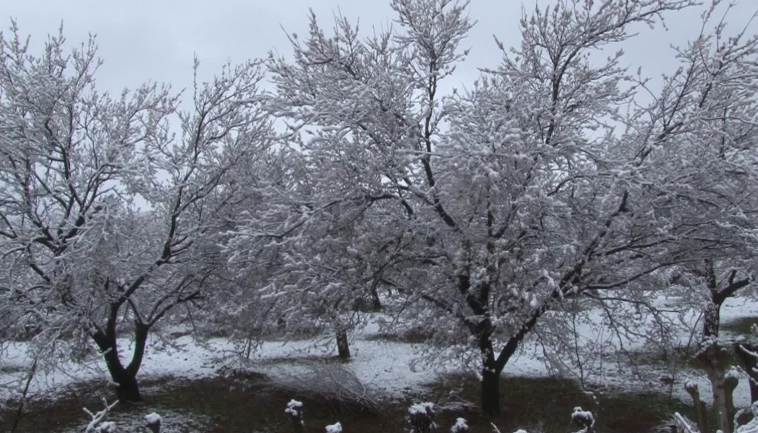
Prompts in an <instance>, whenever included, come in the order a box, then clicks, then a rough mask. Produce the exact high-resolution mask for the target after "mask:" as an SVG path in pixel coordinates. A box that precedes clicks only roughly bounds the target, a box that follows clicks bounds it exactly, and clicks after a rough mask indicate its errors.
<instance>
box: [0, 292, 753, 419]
mask: <svg viewBox="0 0 758 433" xmlns="http://www.w3.org/2000/svg"><path fill="white" fill-rule="evenodd" d="M754 316H758V302H756V301H754V300H747V299H742V298H740V299H731V300H729V301H728V302H727V303H726V304H725V305H724V307H723V310H722V321H723V322H730V321H733V320H736V319H739V318H742V317H754ZM377 333H378V327H377V326H376V323H374V322H369V323H368V324H367V325H366V326H365V327H364V328H363V329H362V330H361V331H359V332H357V333H356V334H355V335H354V336H353V340H352V342H351V351H352V360H351V362H350V363H349V364H346V365H345V366H344V368H347V369H349V370H350V371H351V372H352V373H353V374H354V376H355V377H356V378H357V379H359V380H360V381H361V382H362V383H363V384H364V385H365V386H366V387H367V388H369V389H372V390H373V392H374V395H378V396H385V397H390V398H395V397H401V396H403V395H408V394H415V395H418V394H420V393H423V390H424V387H425V386H426V385H428V384H431V383H432V382H435V381H436V380H437V378H438V377H439V374H440V373H442V372H455V371H456V367H454V366H453V364H451V365H450V366H449V367H448V368H442V369H439V368H438V369H436V370H429V369H424V368H421V367H420V366H418V365H417V364H416V363H415V362H414V361H415V360H416V359H417V354H418V352H417V349H418V347H417V346H415V345H412V344H409V343H403V342H397V341H388V340H386V339H379V338H376V334H377ZM687 338H689V335H682V339H685V340H686V339H687ZM122 345H123V346H126V347H125V349H126V350H129V347H128V341H127V342H124V343H122ZM25 347H26V346H25V344H24V343H14V344H11V345H10V346H8V347H7V350H6V351H5V352H4V354H3V357H2V358H1V359H0V398H2V399H6V398H11V397H14V396H17V395H18V394H16V393H17V392H18V390H19V388H20V386H22V385H23V381H24V378H25V375H26V372H27V371H28V369H29V365H30V360H29V359H28V358H27V356H26V354H25ZM233 351H234V346H233V345H232V344H231V343H230V342H229V341H228V340H226V339H221V338H215V339H210V340H207V341H204V342H202V343H199V342H197V341H195V340H194V339H193V338H192V337H190V336H183V337H180V338H177V339H175V340H173V341H172V342H171V344H165V342H161V340H158V339H155V340H153V341H150V342H149V345H148V352H147V354H146V356H145V359H144V362H143V366H142V369H141V370H140V378H142V379H144V378H160V377H166V376H170V377H174V378H184V379H196V378H204V377H212V376H214V375H216V374H218V370H219V368H220V367H222V366H223V365H224V363H225V362H228V360H229V359H230V358H231V357H232V356H231V355H232V353H233ZM538 352H539V351H538V350H536V348H535V347H534V342H527V343H526V344H525V345H524V347H523V349H522V350H520V351H519V352H517V354H516V355H515V356H514V358H512V359H511V360H510V361H509V362H508V364H507V366H506V368H505V371H504V372H503V374H504V375H507V376H518V377H544V376H548V375H549V374H551V373H550V371H549V370H548V368H547V367H546V366H545V365H544V364H543V362H542V361H540V360H537V359H535V357H534V356H533V354H535V353H538ZM333 356H334V348H333V345H332V344H314V342H313V341H307V340H305V341H290V342H286V343H283V342H274V341H270V342H264V343H262V345H261V346H260V347H259V348H258V350H257V351H256V352H255V354H254V355H253V357H252V362H251V363H249V368H251V369H252V370H255V371H259V372H262V373H265V374H267V375H269V376H270V377H272V379H274V380H276V379H277V378H281V379H282V380H284V379H285V376H287V375H292V373H296V372H297V370H298V369H302V368H307V365H308V364H307V362H306V361H311V362H312V361H313V360H314V359H316V360H318V359H319V358H324V359H326V358H332V357H333ZM644 368H645V369H646V370H647V373H648V375H647V376H648V377H649V379H647V380H635V381H630V380H629V374H628V371H626V372H625V371H623V369H622V371H619V368H618V365H617V364H615V363H609V364H608V367H607V368H604V369H600V371H599V374H595V375H593V376H592V377H590V379H589V380H590V383H592V384H593V385H600V386H604V387H606V389H607V390H613V389H619V390H639V391H650V390H658V391H660V392H662V393H668V392H669V387H668V386H666V385H663V384H662V383H661V382H660V381H659V379H660V377H661V376H662V375H665V374H666V370H665V368H664V366H656V365H650V366H646V367H644ZM98 380H102V381H103V384H104V385H106V384H107V382H108V375H107V372H106V371H105V370H104V365H102V363H99V362H94V363H92V364H91V365H86V366H81V365H76V364H72V363H70V364H69V363H67V364H64V365H62V366H61V367H60V368H58V369H56V370H54V371H50V372H40V373H39V374H37V375H36V376H35V378H34V380H33V381H32V383H31V386H30V392H29V395H30V397H31V398H33V399H34V398H40V397H52V398H54V397H55V396H57V395H61V394H62V393H65V392H66V390H67V389H68V388H69V387H70V385H72V384H75V383H78V382H83V381H98ZM687 380H695V381H697V382H698V383H699V385H700V390H701V395H702V396H703V398H704V399H705V400H706V401H707V400H708V399H709V398H710V384H709V382H708V380H707V379H706V378H705V377H704V375H703V374H701V373H699V372H696V371H694V370H683V371H681V372H679V373H678V374H677V377H676V383H675V385H674V387H673V394H674V395H675V396H676V397H678V398H680V399H682V400H683V401H685V402H689V397H688V396H687V394H686V392H685V391H684V387H683V383H684V382H685V381H687ZM734 397H735V405H736V406H737V407H744V406H747V405H748V404H749V397H750V394H749V388H748V385H747V380H741V381H740V385H739V386H738V388H737V390H736V391H735V394H734Z"/></svg>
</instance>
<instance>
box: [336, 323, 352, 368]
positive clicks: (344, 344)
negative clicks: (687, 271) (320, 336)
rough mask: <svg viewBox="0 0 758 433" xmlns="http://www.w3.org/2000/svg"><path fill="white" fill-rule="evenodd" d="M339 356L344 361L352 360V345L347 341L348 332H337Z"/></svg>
mask: <svg viewBox="0 0 758 433" xmlns="http://www.w3.org/2000/svg"><path fill="white" fill-rule="evenodd" d="M337 354H338V356H339V358H340V359H341V360H343V361H347V360H349V359H350V344H349V343H348V340H347V332H345V331H342V330H341V331H337Z"/></svg>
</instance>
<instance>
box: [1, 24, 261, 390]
mask: <svg viewBox="0 0 758 433" xmlns="http://www.w3.org/2000/svg"><path fill="white" fill-rule="evenodd" d="M64 41H65V40H64V38H63V36H62V33H60V34H58V35H57V36H53V37H50V38H49V39H48V41H47V43H46V44H45V49H44V51H43V53H42V54H41V55H40V56H35V55H34V54H32V53H31V51H30V49H29V45H28V40H27V41H24V40H23V39H22V38H21V36H20V34H19V31H18V29H17V28H16V26H15V23H14V25H13V27H12V29H11V32H10V34H9V35H4V36H3V37H2V38H1V39H0V45H2V47H1V51H0V75H2V78H0V110H1V112H0V130H1V131H2V138H0V156H1V157H0V160H1V162H0V184H1V185H2V188H0V220H2V223H0V254H2V256H1V257H2V261H3V266H2V272H3V275H2V281H3V285H2V288H1V289H2V291H1V292H0V293H1V295H2V297H3V301H2V306H1V307H0V309H2V317H3V320H4V321H5V323H8V324H11V325H9V327H8V328H6V329H5V330H7V331H9V332H10V331H14V332H28V333H31V335H32V336H33V340H32V341H33V343H34V345H33V347H34V349H35V350H37V351H39V352H40V353H44V354H45V356H44V358H41V359H45V360H46V361H54V360H56V359H58V358H57V357H56V356H53V355H57V354H60V353H63V354H64V355H68V356H71V357H73V358H74V359H75V360H81V359H83V358H84V357H85V356H86V355H87V353H88V352H89V348H90V347H91V345H90V341H94V343H95V344H96V346H97V347H98V349H99V350H100V352H101V353H102V356H103V357H104V358H105V362H106V365H107V367H108V370H109V372H110V374H111V376H112V379H113V380H114V382H116V383H117V384H118V388H117V391H118V396H119V400H122V401H123V400H139V399H140V394H139V389H138V385H137V380H136V376H137V372H138V371H139V368H140V365H141V362H142V359H143V356H144V353H145V350H146V343H147V337H148V333H149V331H150V330H151V329H152V328H153V326H154V325H155V324H156V323H157V322H158V321H159V320H161V319H162V318H164V317H166V315H167V314H169V313H171V312H172V311H174V310H175V308H176V307H177V306H180V305H188V306H189V305H190V304H192V303H195V302H197V301H198V300H199V299H200V298H201V297H202V296H203V293H204V291H205V289H207V288H208V287H209V286H210V285H211V283H213V282H214V279H215V278H216V277H217V275H218V272H219V270H221V269H223V265H222V264H219V262H218V260H216V259H214V257H216V254H217V251H218V248H217V247H215V245H214V243H213V241H212V238H211V236H210V235H212V234H214V233H216V232H217V226H218V220H217V219H216V216H217V215H219V214H223V212H221V211H222V210H223V208H224V207H225V206H227V204H228V203H230V202H232V201H233V199H234V198H233V196H234V192H235V188H234V186H233V183H234V182H233V179H231V178H230V177H229V174H230V172H231V171H232V169H233V168H234V167H236V166H238V165H240V164H248V165H254V162H255V160H256V158H257V157H258V156H259V155H260V154H262V153H265V150H266V148H267V146H268V145H269V143H270V140H269V137H270V136H271V133H270V131H269V129H270V124H269V122H268V120H267V116H266V115H265V114H264V112H263V111H261V110H260V107H259V105H260V104H259V97H258V83H259V81H260V80H261V78H262V71H261V69H260V67H259V65H258V64H257V63H255V62H248V63H245V64H242V65H240V66H231V65H227V66H226V67H225V68H224V69H223V71H222V72H221V74H220V75H219V76H217V77H215V78H214V79H213V80H212V81H210V82H199V81H198V80H197V78H196V80H195V85H194V88H193V89H192V91H191V97H192V100H191V102H192V104H191V107H192V108H191V110H190V111H189V112H178V111H177V106H178V103H179V98H178V96H173V95H171V93H170V89H169V88H168V87H161V86H158V85H156V84H148V85H144V86H141V87H139V88H138V89H136V90H134V91H127V90H125V91H124V92H123V93H122V94H121V95H120V96H119V97H116V98H113V97H112V96H111V95H109V94H107V93H100V92H98V90H97V88H96V85H95V77H94V75H95V72H96V70H97V67H98V65H99V64H100V60H98V59H97V57H96V46H95V43H94V40H90V41H89V42H88V43H87V44H85V45H83V46H82V47H81V48H79V49H73V50H71V51H70V52H69V51H68V50H67V48H66V46H65V44H64ZM197 68H198V64H197V62H196V64H195V71H196V72H197ZM196 77H197V75H196ZM174 115H176V118H178V120H179V124H178V125H177V126H176V131H178V135H177V134H175V133H174V132H173V130H172V129H171V125H170V124H169V120H170V119H171V118H172V117H173V116H174ZM124 331H130V332H132V333H133V341H132V343H133V345H132V348H133V353H132V355H131V357H130V359H129V361H128V363H123V362H122V358H121V357H122V356H123V355H124V354H123V353H122V352H121V351H120V350H119V345H118V342H119V338H118V337H119V335H120V332H124ZM11 337H12V336H11Z"/></svg>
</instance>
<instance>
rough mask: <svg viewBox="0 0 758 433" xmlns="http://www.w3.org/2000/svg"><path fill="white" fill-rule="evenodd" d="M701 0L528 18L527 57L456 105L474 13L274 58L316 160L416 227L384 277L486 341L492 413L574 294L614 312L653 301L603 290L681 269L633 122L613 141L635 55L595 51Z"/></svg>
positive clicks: (314, 38) (522, 52)
mask: <svg viewBox="0 0 758 433" xmlns="http://www.w3.org/2000/svg"><path fill="white" fill-rule="evenodd" d="M693 4H694V2H692V1H678V0H677V1H611V0H608V1H603V2H599V3H597V2H591V1H579V0H577V1H567V2H564V1H561V2H558V3H557V4H556V5H555V6H554V7H548V8H546V9H545V10H541V9H539V8H537V9H536V10H535V12H534V14H533V15H532V16H531V17H527V16H525V17H524V18H523V20H522V22H521V30H522V44H521V46H520V48H517V49H513V53H512V54H508V53H506V56H505V59H504V62H503V64H502V66H501V67H500V68H499V69H498V70H496V71H492V72H493V73H492V74H488V75H487V76H485V77H483V78H482V80H481V81H480V83H479V84H478V85H476V86H475V87H474V89H473V90H472V91H470V92H466V93H465V94H462V95H460V96H455V97H453V98H450V99H447V100H446V99H445V98H443V95H442V91H441V86H442V83H443V82H444V80H445V79H447V78H449V77H450V75H451V74H452V73H453V71H454V69H455V66H456V64H457V63H459V62H460V61H462V60H463V59H464V58H465V56H466V53H467V51H462V50H460V49H459V47H460V45H461V43H462V42H463V40H464V38H465V36H466V34H467V33H468V31H469V30H470V29H471V27H472V25H473V23H472V22H471V21H470V20H469V19H468V17H467V16H466V6H467V5H466V3H458V2H454V1H446V0H395V1H393V2H392V7H393V9H394V10H395V11H396V13H397V23H398V29H393V30H388V31H385V32H381V33H378V34H376V35H375V36H373V37H369V38H366V39H362V38H360V37H359V36H358V29H357V28H356V27H353V26H351V24H350V23H349V22H348V21H347V20H345V19H342V18H339V19H337V20H336V23H335V28H334V33H333V35H332V36H330V37H327V36H326V35H325V34H324V33H323V31H322V30H321V28H320V27H319V26H318V23H317V21H316V19H315V17H312V19H311V31H310V35H309V37H308V38H307V39H306V40H305V42H303V43H301V42H299V41H298V40H297V39H295V38H294V37H293V47H294V59H295V61H294V63H293V64H290V63H289V62H287V61H286V60H285V59H282V58H278V59H274V61H273V63H272V66H271V70H272V73H273V79H274V82H275V83H276V84H277V90H278V92H277V94H276V96H275V99H274V107H275V112H276V113H277V114H278V115H280V116H283V117H285V118H287V119H289V120H290V124H291V127H292V128H294V129H296V130H303V129H304V128H306V127H309V128H313V129H312V131H311V132H312V133H313V135H314V138H313V139H312V140H311V141H310V142H309V145H310V146H311V147H310V148H309V149H308V151H309V153H308V157H309V158H312V159H313V160H317V161H319V162H321V163H322V164H324V166H326V165H327V164H335V163H337V164H345V161H349V164H351V165H352V166H354V167H359V170H361V171H360V179H361V181H360V182H355V183H354V189H353V191H354V192H355V193H356V194H357V195H358V196H363V197H364V202H363V203H365V202H367V201H371V200H374V199H376V198H377V197H382V199H383V200H384V199H386V200H387V201H388V202H390V203H391V204H388V205H386V206H387V208H390V209H394V212H392V213H391V214H389V215H387V216H386V217H385V218H387V219H385V221H388V222H391V224H392V225H393V226H394V225H395V224H397V226H398V227H401V229H400V230H399V232H400V233H403V234H404V238H405V239H406V241H405V242H404V244H403V247H404V248H403V250H402V252H401V253H399V254H398V257H402V260H397V261H396V262H395V263H397V264H400V263H402V264H403V265H405V266H394V267H392V268H391V269H388V270H387V272H386V273H384V274H383V276H382V278H381V280H380V281H381V282H382V283H384V284H388V285H390V286H392V287H394V288H396V289H398V291H399V292H400V293H402V294H404V295H406V296H408V299H410V300H414V301H417V302H413V303H411V305H414V306H415V307H416V308H409V309H407V310H406V311H408V312H412V314H413V317H415V318H417V319H423V320H426V321H427V322H426V323H425V325H428V327H429V328H430V329H433V330H435V329H436V330H439V331H441V332H440V333H439V334H440V335H441V336H442V338H448V339H449V338H454V339H458V341H459V342H460V343H461V344H460V345H459V347H467V346H468V341H470V339H469V338H468V337H467V336H466V335H465V334H462V333H457V332H449V330H448V329H447V328H448V327H449V326H450V325H449V323H451V321H450V319H451V318H452V319H454V320H453V321H452V323H457V324H458V328H457V329H460V330H463V331H465V332H466V333H468V335H469V336H471V337H473V339H474V341H475V346H476V350H477V351H478V352H479V354H480V356H481V358H480V359H481V366H482V370H481V376H482V405H483V408H484V409H485V411H487V412H488V413H496V412H498V411H499V391H498V390H499V387H498V383H499V380H498V377H499V375H500V373H501V371H502V370H503V368H504V366H505V365H506V363H507V362H508V360H509V359H510V357H511V356H512V355H513V353H514V352H515V350H516V349H517V348H518V347H519V345H520V344H521V342H522V341H523V340H524V338H525V337H526V335H527V334H529V332H530V331H532V330H533V329H534V328H535V326H536V324H537V322H538V320H539V319H540V318H541V317H542V316H544V315H546V314H551V313H550V312H551V311H553V310H555V309H560V308H561V307H560V305H561V303H562V300H563V299H565V298H567V297H571V296H578V295H582V296H586V297H589V298H590V299H591V300H592V301H594V302H597V303H599V304H600V305H601V306H602V307H604V309H605V311H608V313H609V314H611V313H612V312H613V310H614V309H615V308H616V307H617V306H618V305H617V304H620V303H625V302H632V303H635V302H636V303H638V304H640V303H641V304H642V305H648V306H649V304H645V303H644V301H642V300H640V299H634V298H626V297H624V296H621V295H620V294H619V295H616V296H607V295H604V293H606V292H608V291H611V290H616V291H621V290H627V291H628V293H640V290H639V289H641V288H643V287H644V285H643V284H642V282H643V280H644V279H645V278H657V277H658V274H659V271H660V270H661V269H663V268H664V267H666V266H668V265H670V264H674V263H677V262H678V261H679V260H681V251H673V252H672V250H671V249H669V250H665V249H663V248H662V247H661V245H662V244H664V243H665V241H664V239H663V237H662V236H660V235H659V234H658V232H657V231H656V229H657V227H656V226H655V224H652V223H651V222H650V219H649V217H648V214H646V213H645V211H642V210H640V211H634V210H633V209H635V208H636V207H643V206H647V205H648V204H654V203H653V202H652V201H651V200H652V198H651V196H650V194H649V193H648V192H647V191H645V189H644V186H642V184H643V183H644V182H641V181H639V178H638V177H635V176H636V174H634V173H635V171H634V170H635V165H634V164H635V161H634V159H633V158H632V157H631V155H629V154H627V153H625V152H624V151H623V149H626V148H630V147H633V144H627V143H626V140H635V143H636V142H639V140H640V136H639V135H637V134H636V133H635V131H633V127H632V126H630V128H629V131H628V132H627V133H626V134H624V135H623V137H619V134H616V133H614V132H613V127H612V124H613V123H614V122H617V123H618V122H626V121H627V120H628V119H625V118H622V116H621V115H620V114H619V109H620V107H621V106H623V105H624V104H626V103H628V102H629V101H630V100H631V98H632V96H633V92H632V91H625V90H623V89H622V86H621V83H622V81H623V80H624V79H625V78H626V72H625V70H624V68H622V67H621V66H620V65H619V58H620V55H621V53H618V54H617V55H616V56H612V57H611V58H610V59H609V60H607V61H606V62H600V63H597V62H596V61H595V60H594V58H593V57H592V54H593V53H598V52H599V51H600V50H602V49H605V48H607V46H608V45H609V44H612V43H619V42H623V41H625V40H627V39H628V38H629V37H630V35H629V34H628V33H627V30H628V27H629V26H630V25H632V24H634V23H646V24H649V25H653V24H654V22H655V21H656V20H657V19H658V18H659V17H660V15H661V14H662V13H664V12H667V11H675V10H679V9H682V8H684V7H687V6H690V5H693ZM622 124H623V123H622ZM348 138H349V139H348ZM325 154H328V155H331V157H330V158H324V157H323V155H325ZM319 158H321V159H319ZM344 194H345V193H344V192H342V195H341V197H345V195H344ZM637 196H639V197H637ZM385 241H386V242H387V244H388V245H389V243H390V242H395V241H393V240H392V239H391V238H389V237H388V238H386V239H385ZM664 255H665V256H664ZM634 289H637V290H636V291H635V290H634ZM429 308H432V310H429ZM434 310H437V311H436V313H426V311H434ZM440 311H441V312H442V313H443V314H442V315H440V314H439V313H440ZM651 311H654V309H652V308H651ZM429 321H431V322H429ZM442 323H446V324H447V325H446V326H442ZM451 336H452V337H451ZM448 347H451V346H450V344H448Z"/></svg>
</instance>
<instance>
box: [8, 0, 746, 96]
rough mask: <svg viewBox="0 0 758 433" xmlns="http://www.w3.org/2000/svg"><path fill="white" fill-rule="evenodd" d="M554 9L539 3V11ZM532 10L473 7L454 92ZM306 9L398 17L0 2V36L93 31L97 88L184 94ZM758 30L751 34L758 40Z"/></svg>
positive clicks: (194, 0) (642, 55)
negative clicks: (13, 24)
mask: <svg viewBox="0 0 758 433" xmlns="http://www.w3.org/2000/svg"><path fill="white" fill-rule="evenodd" d="M705 1H706V2H707V3H710V0H705ZM552 3H554V1H553V0H541V1H540V2H539V4H540V5H541V6H543V7H544V6H545V5H548V4H552ZM534 4H535V3H534V1H533V0H524V1H523V2H522V1H519V0H471V5H470V16H471V18H473V19H474V20H476V21H478V23H477V25H476V27H475V28H474V29H473V31H472V32H471V34H470V37H469V39H468V40H467V41H466V42H465V43H464V45H466V46H467V47H470V48H471V49H472V50H471V55H470V58H469V60H468V61H467V62H466V64H465V65H463V66H461V67H460V68H459V71H458V73H457V74H456V76H455V77H454V79H455V80H456V81H459V82H460V83H451V85H453V84H455V85H458V84H463V83H470V82H471V81H473V79H474V78H475V77H476V76H477V75H478V70H477V68H479V67H493V66H495V65H497V63H498V61H499V60H500V54H499V52H498V50H497V47H496V46H495V44H494V42H493V38H492V36H493V35H496V36H497V37H498V38H499V39H500V40H502V41H503V42H504V43H505V44H506V45H507V46H512V45H517V44H518V43H519V37H518V35H519V33H518V21H519V18H520V16H521V11H522V6H523V7H525V8H526V9H527V10H531V9H533V7H534ZM309 8H312V9H313V10H314V11H315V12H316V14H317V16H318V17H319V18H320V22H321V23H322V26H323V27H326V28H331V24H332V22H333V21H332V20H333V14H334V13H335V12H336V11H337V10H339V11H340V12H341V13H342V14H343V15H344V16H346V17H348V18H350V19H357V18H360V20H361V27H362V29H363V31H368V30H370V29H371V27H372V26H376V27H380V26H384V27H386V26H387V25H388V24H390V23H391V22H392V20H393V19H394V16H393V11H392V10H391V9H390V7H389V0H362V1H356V0H216V1H207V0H205V1H201V0H184V1H180V0H152V1H151V0H131V1H106V0H60V1H57V0H0V17H3V18H4V19H5V20H6V21H5V22H4V23H2V28H3V29H7V28H8V26H9V24H10V18H11V17H13V18H16V19H17V20H18V24H19V27H20V28H21V32H22V34H25V35H26V34H28V35H31V36H32V45H33V46H34V47H40V46H41V44H42V43H44V40H45V38H46V35H47V34H49V33H55V32H56V31H57V28H58V26H59V25H60V23H61V22H63V25H64V33H65V35H66V36H67V38H68V41H69V43H70V44H71V45H72V46H73V45H74V44H77V45H78V44H79V43H81V42H83V41H86V39H87V35H88V34H89V33H94V34H96V35H97V41H98V45H99V47H100V49H99V55H100V57H101V58H102V59H103V60H104V61H105V63H104V65H103V67H102V68H101V70H100V71H99V73H98V76H97V79H98V82H99V87H100V89H101V90H108V91H110V92H120V90H121V89H122V88H124V87H130V88H134V87H136V86H138V85H139V84H141V83H143V82H145V81H148V80H154V81H158V82H170V83H172V84H173V86H174V88H175V89H177V90H178V89H181V88H184V87H188V86H189V85H190V84H191V80H192V59H193V54H194V53H197V55H198V57H199V58H200V60H201V62H202V66H201V68H202V69H201V77H204V78H206V79H207V78H208V77H210V76H212V75H213V74H214V73H216V72H217V71H218V70H219V68H220V66H221V64H223V63H224V62H225V61H226V60H231V61H232V63H238V62H242V61H244V60H246V59H249V58H257V57H265V56H266V54H267V53H268V51H269V50H271V49H276V50H278V51H279V52H281V53H288V52H289V51H290V48H289V44H288V42H287V39H286V35H285V33H284V32H283V31H282V29H281V27H284V28H285V29H286V30H287V31H288V32H295V33H298V34H305V33H306V32H307V28H308V27H307V26H308V10H309ZM756 9H758V1H755V0H742V1H741V3H740V4H738V5H737V7H736V8H735V9H733V11H732V13H731V14H730V16H729V19H728V21H729V22H730V24H731V28H732V29H734V30H736V29H737V28H738V27H739V28H742V27H743V26H744V25H745V23H746V22H747V20H748V19H749V18H750V16H752V15H753V13H754V12H755V10H756ZM702 10H703V9H702V8H700V9H697V10H694V9H693V10H688V11H684V12H679V13H676V14H671V15H668V16H667V18H668V19H667V25H668V30H664V29H663V28H661V27H659V28H658V29H656V30H655V31H650V30H648V29H647V28H646V27H642V26H640V27H638V29H639V30H640V31H641V32H642V34H641V35H640V36H639V37H637V38H636V39H635V40H633V41H632V42H630V43H627V44H625V45H624V46H623V48H624V50H625V51H626V53H627V57H626V63H627V64H628V65H630V66H632V67H633V68H634V69H635V70H636V68H637V67H638V66H642V67H643V71H644V72H645V73H646V75H649V76H660V74H661V73H662V72H665V71H671V70H673V68H675V61H674V59H673V55H672V51H671V49H670V48H669V46H670V45H671V44H678V45H682V44H684V43H685V42H686V41H687V40H689V39H692V38H694V37H696V36H697V34H698V31H699V29H700V18H699V15H700V13H702ZM755 24H758V23H754V25H753V26H752V27H753V30H752V31H751V33H758V25H755ZM615 49H617V48H615V47H614V50H615ZM36 52H37V53H38V52H39V51H38V50H37V51H36Z"/></svg>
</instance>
